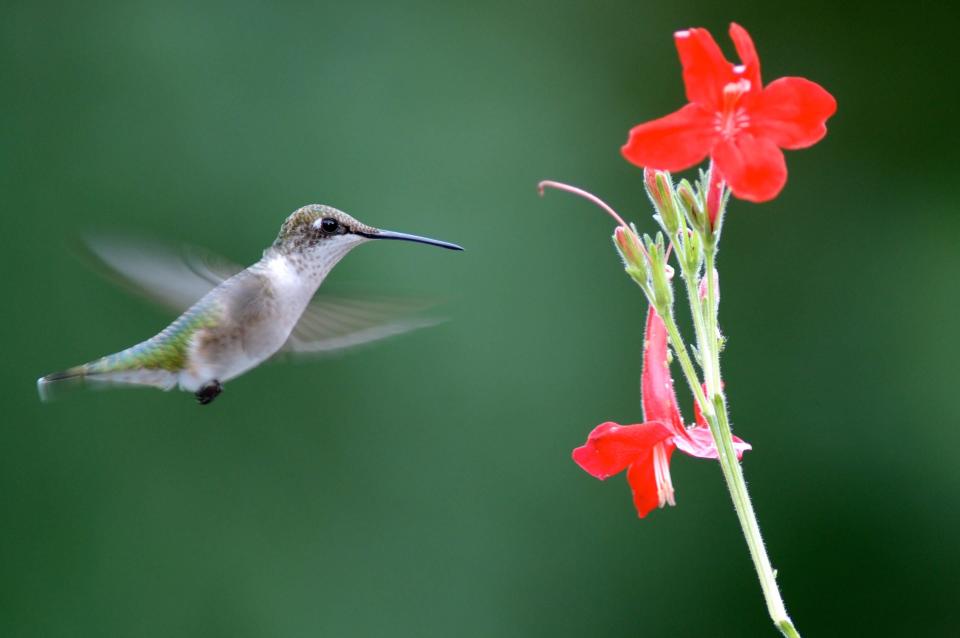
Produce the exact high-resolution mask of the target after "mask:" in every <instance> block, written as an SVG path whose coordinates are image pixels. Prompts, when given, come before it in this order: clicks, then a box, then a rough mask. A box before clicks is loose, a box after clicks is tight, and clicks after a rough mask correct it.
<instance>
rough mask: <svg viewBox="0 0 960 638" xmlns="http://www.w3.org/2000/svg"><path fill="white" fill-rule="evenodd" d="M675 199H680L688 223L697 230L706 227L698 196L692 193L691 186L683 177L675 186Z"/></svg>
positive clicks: (701, 230) (702, 229)
mask: <svg viewBox="0 0 960 638" xmlns="http://www.w3.org/2000/svg"><path fill="white" fill-rule="evenodd" d="M677 199H679V200H680V205H681V206H682V207H683V211H684V212H685V213H686V215H687V220H688V221H689V222H690V225H691V226H692V227H693V228H694V229H696V230H697V231H698V232H703V231H704V229H706V228H707V225H706V223H707V220H706V216H705V215H704V212H703V206H702V205H701V203H700V198H699V197H697V196H696V195H695V194H694V192H693V186H691V185H690V182H688V181H687V180H685V179H684V180H681V181H680V185H679V186H677Z"/></svg>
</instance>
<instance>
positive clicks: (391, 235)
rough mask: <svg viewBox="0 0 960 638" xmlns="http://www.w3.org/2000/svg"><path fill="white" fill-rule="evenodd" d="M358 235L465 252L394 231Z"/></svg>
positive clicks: (431, 240)
mask: <svg viewBox="0 0 960 638" xmlns="http://www.w3.org/2000/svg"><path fill="white" fill-rule="evenodd" d="M357 234H358V235H362V236H363V237H368V238H369V239H400V240H403V241H415V242H417V243H418V244H429V245H431V246H440V248H447V249H449V250H463V247H461V246H458V245H456V244H451V243H450V242H446V241H440V240H439V239H430V238H429V237H421V236H420V235H410V234H408V233H396V232H394V231H392V230H378V231H376V232H373V233H364V232H359V231H358V232H357Z"/></svg>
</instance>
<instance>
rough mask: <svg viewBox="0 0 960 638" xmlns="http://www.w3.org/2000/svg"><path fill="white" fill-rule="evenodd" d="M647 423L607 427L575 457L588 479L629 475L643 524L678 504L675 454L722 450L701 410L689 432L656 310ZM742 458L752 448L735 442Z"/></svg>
mask: <svg viewBox="0 0 960 638" xmlns="http://www.w3.org/2000/svg"><path fill="white" fill-rule="evenodd" d="M640 400H641V403H642V404H643V419H644V422H643V423H640V424H637V425H618V424H616V423H612V422H609V421H608V422H607V423H601V424H600V425H598V426H597V427H596V428H594V430H593V432H591V433H590V436H589V437H588V438H587V442H586V444H585V445H583V446H581V447H578V448H577V449H575V450H574V451H573V460H574V461H576V463H577V465H579V466H580V467H581V468H583V469H584V470H585V471H586V472H587V473H589V474H591V475H592V476H595V477H596V478H598V479H605V478H607V477H608V476H612V475H614V474H617V473H619V472H622V471H623V470H624V469H626V470H627V482H628V483H630V488H631V489H632V490H633V504H634V505H635V506H636V508H637V514H639V515H640V517H641V518H643V517H644V516H646V515H647V514H648V513H650V511H651V510H652V509H654V508H655V507H663V506H664V504H667V503H669V504H670V505H673V504H674V497H673V483H672V482H671V480H670V456H671V455H672V454H673V450H674V449H675V448H679V449H680V451H681V452H684V453H685V454H689V455H690V456H696V457H698V458H703V459H715V458H717V447H716V445H715V444H714V442H713V436H712V435H711V434H710V429H709V427H708V426H707V424H706V422H705V421H704V420H703V417H702V416H701V414H700V410H699V409H697V410H696V418H697V425H696V427H690V428H687V427H684V425H683V418H682V417H681V416H680V408H679V407H678V406H677V398H676V396H675V395H674V393H673V379H672V378H671V377H670V366H669V364H668V362H667V330H666V327H665V326H664V325H663V320H662V319H660V316H659V315H657V313H656V312H655V311H654V309H653V308H652V307H651V308H650V309H649V311H648V312H647V333H646V341H645V345H644V352H643V374H642V375H641V377H640ZM733 439H734V447H735V448H736V450H737V457H738V458H739V457H741V456H743V452H744V451H746V450H749V449H750V444H749V443H745V442H744V441H742V440H740V439H739V438H737V437H733Z"/></svg>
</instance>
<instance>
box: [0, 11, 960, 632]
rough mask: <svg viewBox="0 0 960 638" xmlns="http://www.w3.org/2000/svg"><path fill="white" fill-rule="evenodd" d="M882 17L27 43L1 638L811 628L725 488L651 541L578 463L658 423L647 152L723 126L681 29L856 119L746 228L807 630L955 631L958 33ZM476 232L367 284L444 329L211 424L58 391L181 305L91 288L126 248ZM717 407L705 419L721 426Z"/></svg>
mask: <svg viewBox="0 0 960 638" xmlns="http://www.w3.org/2000/svg"><path fill="white" fill-rule="evenodd" d="M926 6H927V5H918V6H916V7H909V8H908V7H907V6H906V5H900V6H898V7H897V8H896V9H895V10H890V11H885V10H884V9H883V5H877V4H876V3H859V4H858V3H847V4H837V3H832V2H831V3H827V2H819V3H818V2H804V3H795V4H776V3H736V2H733V3H723V4H722V5H720V4H714V3H706V2H692V1H682V0H681V1H678V2H671V3H648V2H636V1H630V2H611V3H586V2H583V3H575V2H560V1H556V0H551V1H543V2H486V3H444V2H435V3H430V2H419V3H402V4H401V3H392V2H383V3H379V4H377V3H326V4H325V3H308V2H302V3H268V2H249V1H245V0H239V1H238V0H233V1H231V2H216V3H196V2H187V1H183V0H175V1H172V2H165V3H154V2H139V1H133V2H118V3H110V2H97V1H92V2H85V3H62V4H60V3H51V2H43V1H39V2H38V1H36V0H31V1H29V2H26V1H23V2H19V1H11V0H4V1H3V3H2V14H3V18H2V20H0V65H2V78H3V80H2V83H0V86H2V88H0V91H2V96H3V98H2V102H0V123H2V137H0V192H2V193H3V205H2V206H3V215H2V222H0V224H2V226H0V228H2V236H0V246H2V252H0V260H2V261H0V263H2V265H3V274H4V276H3V284H2V287H3V292H4V298H5V302H4V303H3V312H2V313H0V325H2V329H3V335H4V338H3V362H4V363H3V366H2V367H0V381H2V387H3V390H2V393H3V394H2V396H3V401H2V406H3V415H2V417H0V422H2V430H0V432H2V444H0V635H3V636H29V637H32V636H44V637H56V636H144V637H151V636H156V637H164V638H166V637H169V636H198V637H199V636H203V637H210V636H231V637H237V636H271V637H294V636H387V635H389V636H551V637H556V636H568V635H569V636H584V635H586V636H637V635H641V636H695V635H713V636H764V635H766V636H772V635H776V634H775V631H774V629H773V628H772V626H771V625H770V624H769V621H768V619H767V617H766V612H765V608H764V605H763V601H762V598H761V595H760V590H759V586H758V584H757V581H756V578H755V576H754V574H753V571H752V566H751V564H750V562H749V559H748V556H747V552H746V548H745V545H744V543H743V540H742V537H741V536H740V532H739V529H738V526H737V522H736V518H735V516H734V513H733V511H732V508H731V506H730V504H729V501H728V498H727V495H726V493H725V488H724V485H723V482H722V479H721V475H720V471H719V468H718V467H717V466H716V465H715V464H713V463H710V462H704V461H698V460H694V459H690V458H688V457H684V456H682V455H678V456H676V457H675V462H674V464H673V478H674V483H675V485H676V488H677V498H678V505H677V507H675V508H672V509H668V510H661V511H657V512H654V513H653V514H652V515H651V516H650V517H649V518H647V519H645V520H643V521H641V520H638V519H637V518H636V516H635V514H634V512H633V509H632V507H631V505H630V499H629V491H628V488H627V485H626V482H625V480H624V479H623V478H622V477H616V478H612V479H610V480H609V481H607V482H605V483H601V482H599V481H596V480H594V479H592V478H590V477H589V476H587V475H586V474H584V473H583V472H582V471H580V470H579V469H578V468H577V467H576V466H575V465H574V464H573V463H572V462H571V460H570V458H569V455H570V450H571V449H572V448H573V447H574V446H576V445H579V444H580V443H582V441H583V440H584V438H585V436H586V434H587V432H588V431H589V430H590V429H591V428H592V427H593V426H594V425H596V424H597V423H599V422H601V421H604V420H618V421H621V422H625V423H630V422H635V421H636V420H638V419H639V418H640V406H639V400H638V398H639V397H638V377H639V372H640V358H639V355H640V349H641V342H642V334H641V330H642V325H643V317H644V311H645V303H644V300H643V299H642V296H641V295H640V294H639V291H638V290H636V289H635V288H634V287H633V285H632V284H631V282H630V281H629V280H628V279H627V277H626V276H624V275H623V273H622V271H621V269H620V266H619V264H618V261H617V258H616V256H615V254H614V252H613V250H612V247H611V245H610V241H609V236H610V233H611V231H612V226H611V224H610V222H609V220H608V219H607V218H606V217H604V216H603V215H602V214H601V213H600V212H599V211H598V210H596V209H594V208H592V207H591V206H590V205H588V204H587V203H585V202H583V201H580V200H577V199H574V198H572V197H570V196H567V195H563V194H560V193H548V195H547V196H546V197H545V198H544V199H540V198H538V197H537V194H536V188H535V185H536V183H537V181H538V180H540V179H543V178H554V179H560V180H566V181H570V182H573V183H576V184H578V185H581V186H584V187H586V188H589V189H590V190H592V191H594V192H596V193H598V194H600V195H602V196H603V197H605V198H606V199H607V200H608V201H610V202H611V203H612V204H613V205H614V206H616V207H618V208H619V209H620V211H621V212H622V213H623V214H624V215H627V216H629V217H630V218H631V219H634V220H636V221H637V223H638V224H639V226H640V227H641V228H642V229H645V230H652V229H653V222H652V221H651V220H650V218H649V211H648V207H647V203H646V201H645V198H644V194H643V191H642V184H641V176H640V173H639V171H638V170H637V169H635V168H634V167H632V166H630V165H628V164H627V163H626V162H625V161H623V160H622V159H621V158H620V156H619V151H618V149H619V146H620V144H622V142H623V141H624V140H625V138H626V133H627V131H628V129H629V127H630V126H632V125H633V124H636V123H638V122H640V121H643V120H647V119H651V118H654V117H657V116H660V115H662V114H665V113H667V112H669V111H672V110H674V109H675V108H677V107H679V106H680V105H681V104H682V103H683V91H682V85H681V81H680V74H679V65H678V63H677V60H676V54H675V51H674V48H673V44H672V39H671V33H672V32H673V31H674V30H676V29H678V28H682V27H686V26H693V25H698V26H705V27H708V28H710V29H711V30H712V31H713V32H714V33H715V34H716V35H717V37H718V40H720V41H721V43H722V46H724V47H725V50H726V51H727V52H728V54H730V55H732V47H730V46H729V40H728V39H727V38H726V33H725V31H726V25H727V23H728V22H729V21H730V20H737V21H739V22H741V23H742V24H743V25H745V26H746V27H747V28H748V29H749V30H750V31H751V32H752V34H753V35H754V38H755V40H756V42H757V44H758V47H759V51H760V55H761V59H762V61H763V65H764V77H765V79H767V80H772V79H774V78H776V77H779V76H782V75H802V76H806V77H809V78H811V79H814V80H816V81H818V82H820V83H822V84H823V85H824V86H825V87H827V88H828V89H829V90H830V91H831V92H833V94H834V95H835V96H836V97H837V99H838V102H839V112H838V113H837V115H836V117H835V118H834V119H833V120H831V122H830V124H829V126H830V133H829V135H828V136H827V138H826V139H825V140H824V141H823V142H822V143H821V144H819V145H818V146H816V147H814V148H813V149H811V150H808V151H804V152H797V153H789V154H788V164H789V168H790V180H789V182H788V185H787V188H786V190H785V191H784V192H783V194H782V195H781V196H780V197H779V198H778V199H777V200H776V201H774V202H771V203H769V204H765V205H763V206H755V205H750V204H747V203H743V202H734V204H733V205H732V211H731V213H730V215H729V219H728V223H727V226H726V228H725V233H724V241H723V249H722V253H721V259H720V267H721V281H722V284H723V306H722V313H721V323H722V327H723V329H724V331H725V333H726V334H727V336H728V338H729V343H728V348H727V351H726V354H725V359H724V365H725V374H726V377H727V389H728V392H729V395H730V399H731V404H732V410H733V418H734V423H735V428H736V430H737V432H738V433H739V434H740V435H742V436H743V437H744V438H745V439H747V440H749V441H750V442H752V443H753V445H754V451H753V452H752V453H750V454H749V455H748V456H747V457H746V461H745V469H746V474H747V477H748V480H749V482H750V487H751V489H752V493H753V496H754V499H755V502H756V507H757V510H758V512H759V515H760V519H761V523H762V525H763V528H764V531H765V535H766V538H767V540H768V545H769V550H770V553H771V556H772V558H773V561H774V563H775V566H776V567H777V568H778V569H779V574H780V576H779V578H780V583H781V586H782V589H783V593H784V596H785V598H786V601H787V605H788V607H789V609H790V611H791V613H792V615H793V617H794V618H795V620H796V622H797V625H798V627H799V628H800V630H801V632H803V633H804V635H805V636H841V635H891V636H901V635H907V634H909V635H914V636H918V635H929V636H943V635H951V634H952V633H954V632H955V631H956V629H955V626H956V623H955V619H954V615H955V612H956V605H957V600H958V597H960V583H958V573H960V545H958V541H957V539H958V538H960V517H958V504H960V469H958V462H957V458H956V454H957V450H958V448H960V430H958V428H957V421H958V417H960V407H958V404H957V402H956V401H954V398H955V397H956V396H957V379H958V372H957V361H958V360H960V336H958V332H957V325H958V319H957V317H958V311H960V300H958V295H957V289H958V277H957V275H958V273H960V249H958V246H960V239H958V237H960V222H958V216H957V215H958V211H957V201H958V199H957V189H956V180H955V176H954V174H955V170H956V151H955V149H956V143H957V139H958V136H960V130H958V125H957V118H956V108H957V107H956V105H957V103H958V87H960V82H958V73H957V70H956V63H957V53H956V49H955V47H954V46H953V44H952V42H953V37H954V35H955V34H954V33H953V31H954V30H953V28H952V26H951V21H950V20H949V19H947V18H946V16H944V15H941V14H939V13H937V12H936V11H934V9H933V8H926V9H925V8H924V7H926ZM310 202H325V203H329V204H332V205H335V206H337V207H339V208H342V209H344V210H346V211H349V212H351V213H354V214H355V215H356V216H357V217H359V218H361V219H362V220H364V221H367V222H369V223H371V224H374V225H378V226H382V227H387V228H395V229H397V230H406V231H409V232H416V233H422V234H428V235H433V236H436V237H439V238H443V239H447V240H450V241H457V242H461V243H462V244H464V245H465V246H466V247H467V252H465V253H460V254H454V253H448V252H444V251H439V250H433V249H429V248H426V247H422V246H415V245H410V244H399V243H390V245H385V244H372V245H370V246H365V247H363V248H361V249H359V250H357V251H356V252H355V253H353V254H352V255H350V256H349V257H348V259H347V260H346V261H345V262H344V263H343V264H342V265H341V266H340V267H338V269H337V270H336V271H335V273H334V276H333V280H334V282H335V283H339V284H343V285H354V284H356V285H362V286H364V287H369V288H372V289H374V290H376V291H379V292H386V293H395V294H409V295H419V296H428V297H433V298H436V299H439V300H441V302H442V303H441V305H440V306H439V308H438V310H437V311H438V312H439V313H440V314H442V315H444V316H446V317H448V318H449V321H448V322H447V323H445V324H443V325H441V326H439V327H437V328H434V329H431V330H425V331H420V332H418V333H414V334H410V335H406V336H404V337H400V338H396V339H393V340H391V341H388V342H384V343H380V344H377V345H375V346H370V347H367V348H361V349H360V350H358V351H355V352H351V353H349V354H346V355H344V356H341V357H336V358H332V359H328V360H323V361H312V362H303V363H295V364H284V365H268V366H264V367H262V368H261V369H258V370H256V371H254V372H252V373H250V374H248V375H246V376H244V377H242V378H240V379H237V380H235V381H233V382H231V383H230V384H229V385H228V386H227V389H226V392H225V393H224V395H223V396H222V397H221V398H220V399H218V401H217V402H216V403H214V404H213V405H212V406H210V407H207V408H200V407H198V406H197V405H196V404H195V402H194V400H193V398H192V397H191V396H189V395H187V394H183V393H168V394H165V393H161V392H156V391H151V390H128V391H114V392H99V393H96V392H94V393H84V394H76V395H74V396H70V397H68V399H66V400H63V401H60V402H55V403H52V404H41V403H40V402H39V401H38V399H37V396H36V393H35V388H34V380H35V379H36V377H37V376H39V375H41V374H43V373H46V372H50V371H52V370H55V369H60V368H63V367H66V366H68V365H71V364H75V363H79V362H81V361H86V360H89V359H92V358H94V357H96V356H99V355H101V354H105V353H107V352H110V351H114V350H117V349H120V348H121V347H124V346H127V345H130V344H132V343H135V342H137V341H139V340H141V339H143V338H145V337H147V336H149V335H151V334H153V333H154V332H156V331H157V330H159V329H160V328H162V327H163V326H164V325H165V324H166V322H167V321H169V320H170V319H171V317H170V316H169V314H167V313H165V312H163V311H162V310H159V309H157V308H155V307H153V306H150V305H147V304H145V303H143V302H142V301H141V300H139V299H137V298H135V297H132V296H129V295H127V294H126V293H125V292H123V291H121V290H119V289H118V288H116V287H114V286H113V285H112V284H111V283H109V282H108V281H106V280H104V279H102V278H100V277H99V276H98V275H97V274H96V273H95V272H94V271H92V270H90V269H88V268H87V267H85V266H84V264H83V262H82V261H81V260H79V259H78V257H77V255H76V254H75V252H74V251H73V250H72V246H74V245H75V242H76V240H77V238H78V237H79V236H80V235H82V234H83V233H84V232H85V231H89V230H91V229H112V230H121V231H134V232H138V233H141V234H147V235H153V236H157V237H161V238H163V239H165V240H169V241H187V242H191V243H195V244H201V245H205V246H208V247H209V248H211V249H214V250H216V251H218V252H220V253H223V254H225V255H227V256H229V257H230V258H232V259H235V260H238V261H242V262H244V263H250V262H252V261H254V260H255V259H257V258H258V256H259V253H260V250H262V249H263V248H264V247H265V246H266V245H267V244H268V243H269V242H271V241H272V239H273V237H274V235H275V234H276V231H277V229H278V227H279V225H280V223H281V221H282V220H283V219H284V217H285V216H286V215H287V214H288V213H289V212H290V211H292V210H293V209H295V208H297V207H298V206H300V205H302V204H306V203H310ZM683 405H684V408H685V412H686V415H687V417H688V419H689V418H691V416H692V415H691V411H690V404H689V399H686V398H685V395H684V398H683Z"/></svg>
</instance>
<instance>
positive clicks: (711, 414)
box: [694, 243, 800, 638]
mask: <svg viewBox="0 0 960 638" xmlns="http://www.w3.org/2000/svg"><path fill="white" fill-rule="evenodd" d="M704 252H705V257H706V263H705V268H706V271H707V272H706V276H707V312H706V333H707V334H706V337H707V341H709V344H700V349H701V353H703V357H704V361H703V364H704V378H705V379H706V384H707V394H708V395H709V397H710V401H704V402H703V403H701V404H700V405H701V407H702V408H703V410H702V411H703V415H704V418H705V419H706V420H707V423H708V424H709V425H710V431H711V433H712V434H713V439H714V441H715V442H716V444H717V452H718V454H719V458H720V468H721V470H722V471H723V477H724V479H726V482H727V487H728V488H729V490H730V496H731V498H732V499H733V506H734V509H736V511H737V518H739V519H740V526H741V528H742V529H743V535H744V537H745V538H746V541H747V547H748V549H749V551H750V558H752V559H753V565H754V567H755V568H756V570H757V576H758V578H759V579H760V588H761V589H762V590H763V596H764V599H765V600H766V603H767V611H768V612H769V613H770V618H771V619H772V620H773V623H774V624H775V625H776V626H777V628H778V629H779V630H780V632H781V633H782V634H783V635H784V636H787V637H788V638H799V637H800V634H799V633H798V632H797V630H796V629H795V628H794V626H793V622H792V621H791V620H790V617H789V616H788V615H787V610H786V607H785V606H784V604H783V598H782V597H781V596H780V590H779V589H778V587H777V581H776V575H775V574H774V571H773V567H772V566H771V564H770V558H769V557H768V556H767V551H766V548H765V547H764V545H763V537H762V536H761V535H760V525H759V524H758V523H757V515H756V513H755V512H754V510H753V504H752V503H751V501H750V495H749V493H748V492H747V484H746V481H745V480H744V478H743V470H742V469H741V467H740V462H739V461H738V460H737V452H736V450H735V448H734V446H733V433H732V431H731V430H730V420H729V417H728V414H727V402H726V398H725V397H724V395H723V389H722V387H721V383H720V380H721V378H722V377H721V376H720V349H719V345H720V344H719V341H718V332H717V281H716V276H715V275H714V265H715V262H716V245H715V244H713V243H705V246H704ZM695 292H698V291H695ZM705 346H706V347H705ZM707 353H709V356H708V355H707ZM699 389H700V388H697V390H699ZM694 394H697V393H696V392H695V393H694ZM698 400H699V399H698Z"/></svg>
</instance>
